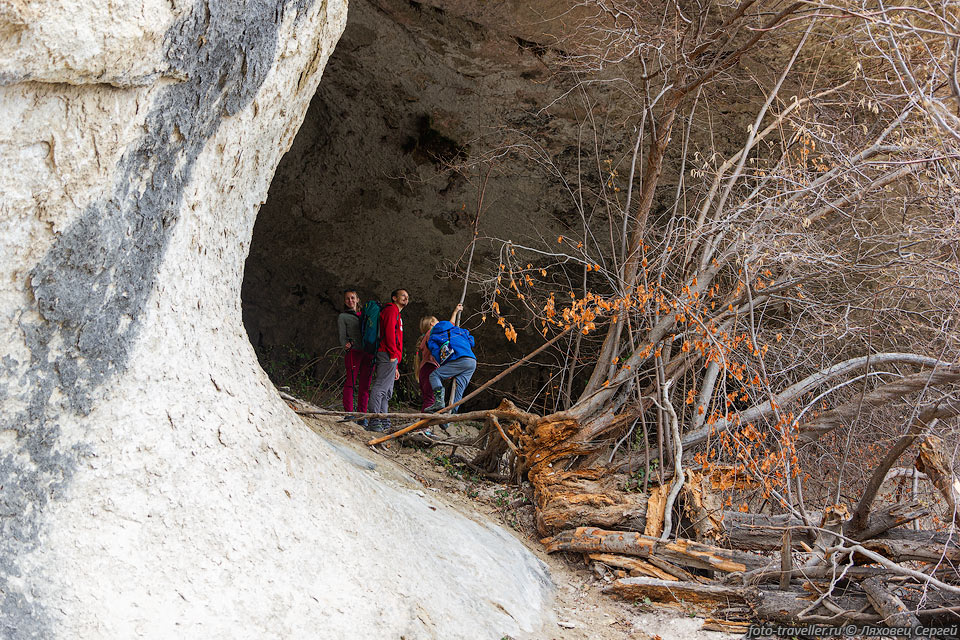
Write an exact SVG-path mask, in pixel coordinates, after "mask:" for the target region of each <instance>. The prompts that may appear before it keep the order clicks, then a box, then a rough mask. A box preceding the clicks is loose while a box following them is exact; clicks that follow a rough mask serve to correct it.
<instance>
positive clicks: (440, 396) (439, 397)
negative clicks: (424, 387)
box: [427, 387, 447, 413]
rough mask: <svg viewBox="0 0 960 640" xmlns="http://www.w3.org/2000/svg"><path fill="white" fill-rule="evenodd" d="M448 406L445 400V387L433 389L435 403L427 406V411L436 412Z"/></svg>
mask: <svg viewBox="0 0 960 640" xmlns="http://www.w3.org/2000/svg"><path fill="white" fill-rule="evenodd" d="M445 406H447V402H446V400H444V392H443V387H440V388H439V389H434V390H433V404H432V405H430V406H429V407H427V413H436V412H437V411H440V409H443V408H444V407H445Z"/></svg>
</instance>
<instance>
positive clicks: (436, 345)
mask: <svg viewBox="0 0 960 640" xmlns="http://www.w3.org/2000/svg"><path fill="white" fill-rule="evenodd" d="M473 345H474V341H473V336H472V335H470V332H469V331H467V330H466V329H464V328H463V327H458V326H456V325H455V324H453V323H452V322H448V321H446V320H441V321H440V322H438V323H437V324H435V325H433V329H431V330H430V339H429V340H428V341H427V347H428V348H429V349H430V353H431V354H433V357H434V358H436V360H437V362H438V363H439V364H440V366H439V367H438V368H437V369H435V370H434V372H433V373H431V374H430V386H431V387H433V397H434V398H435V402H434V403H433V405H431V406H430V407H429V408H428V409H427V411H428V412H430V413H434V412H436V411H439V410H440V409H443V408H444V407H445V406H447V404H446V401H445V400H444V390H443V383H444V382H445V381H447V380H449V379H450V378H453V379H454V380H455V381H456V384H457V386H456V390H455V391H454V393H453V398H451V404H454V403H457V402H459V401H460V398H462V397H463V391H464V389H466V388H467V385H468V384H470V378H472V377H473V372H474V371H476V370H477V356H475V355H473ZM456 412H457V408H456V407H454V409H453V413H456Z"/></svg>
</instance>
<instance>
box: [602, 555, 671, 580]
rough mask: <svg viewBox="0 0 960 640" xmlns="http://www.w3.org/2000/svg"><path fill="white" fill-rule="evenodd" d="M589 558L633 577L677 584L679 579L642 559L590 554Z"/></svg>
mask: <svg viewBox="0 0 960 640" xmlns="http://www.w3.org/2000/svg"><path fill="white" fill-rule="evenodd" d="M587 557H588V558H590V560H592V561H594V562H602V563H603V564H606V565H609V566H611V567H619V568H621V569H626V570H627V571H629V572H630V575H632V576H637V575H641V576H648V577H651V578H658V579H660V580H667V581H672V582H676V581H677V580H678V578H677V577H676V576H674V575H672V574H670V573H667V572H666V571H664V570H663V569H660V568H659V567H657V566H656V565H654V564H652V563H650V562H646V561H644V560H641V559H640V558H631V557H629V556H619V555H616V554H613V553H589V554H587Z"/></svg>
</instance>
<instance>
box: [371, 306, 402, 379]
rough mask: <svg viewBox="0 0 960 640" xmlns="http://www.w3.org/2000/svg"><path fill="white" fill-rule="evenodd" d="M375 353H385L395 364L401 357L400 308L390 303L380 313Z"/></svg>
mask: <svg viewBox="0 0 960 640" xmlns="http://www.w3.org/2000/svg"><path fill="white" fill-rule="evenodd" d="M377 351H383V352H385V353H387V354H388V355H389V356H390V359H391V360H396V361H397V364H399V363H400V358H401V357H402V356H403V319H401V318H400V307H398V306H397V305H396V304H394V303H392V302H391V303H390V304H388V305H387V306H385V307H384V308H383V310H382V311H381V312H380V348H379V349H377Z"/></svg>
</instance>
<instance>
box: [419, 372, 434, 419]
mask: <svg viewBox="0 0 960 640" xmlns="http://www.w3.org/2000/svg"><path fill="white" fill-rule="evenodd" d="M436 369H437V365H436V364H434V363H433V362H424V363H423V364H422V365H420V371H419V372H418V373H417V380H418V381H419V382H420V398H421V400H420V409H421V410H422V411H426V410H427V408H429V407H430V406H432V405H433V402H434V400H435V399H436V398H434V397H433V387H432V386H430V374H431V373H433V372H434V371H435V370H436Z"/></svg>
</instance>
